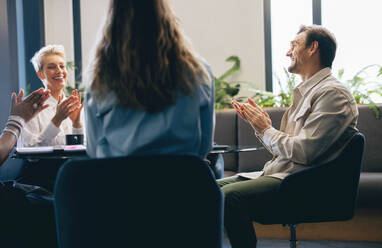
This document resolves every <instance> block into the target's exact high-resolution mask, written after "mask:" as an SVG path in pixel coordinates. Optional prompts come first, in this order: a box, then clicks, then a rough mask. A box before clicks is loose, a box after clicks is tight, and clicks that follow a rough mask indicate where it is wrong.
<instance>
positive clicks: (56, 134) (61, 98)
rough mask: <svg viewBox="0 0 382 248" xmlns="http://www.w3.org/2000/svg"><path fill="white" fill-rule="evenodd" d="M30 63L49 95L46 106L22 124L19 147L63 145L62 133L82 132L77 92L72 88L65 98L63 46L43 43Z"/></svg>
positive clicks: (65, 75)
mask: <svg viewBox="0 0 382 248" xmlns="http://www.w3.org/2000/svg"><path fill="white" fill-rule="evenodd" d="M31 62H32V64H33V66H34V68H35V70H36V73H37V76H38V77H39V78H40V79H41V81H42V82H43V84H44V86H45V88H47V89H49V90H50V93H51V97H49V98H48V100H47V101H46V103H47V104H49V107H48V108H46V109H44V110H43V111H41V113H40V114H39V115H38V116H37V117H36V118H34V119H33V120H31V121H30V122H29V123H27V124H26V125H25V127H24V129H23V131H22V133H21V137H20V140H19V146H25V147H30V146H54V145H65V135H66V134H82V133H83V122H82V118H81V110H82V108H83V103H82V104H81V93H78V92H77V91H76V90H75V91H73V93H72V95H71V96H70V97H68V98H65V95H64V88H65V86H66V84H67V75H68V73H67V70H66V57H65V50H64V47H63V46H61V45H47V46H45V47H43V48H41V49H40V50H39V51H38V52H36V54H35V55H34V56H33V58H32V59H31Z"/></svg>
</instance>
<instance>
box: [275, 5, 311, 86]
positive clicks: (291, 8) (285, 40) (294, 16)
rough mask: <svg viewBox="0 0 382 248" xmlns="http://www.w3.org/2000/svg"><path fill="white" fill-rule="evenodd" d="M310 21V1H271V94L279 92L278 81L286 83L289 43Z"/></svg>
mask: <svg viewBox="0 0 382 248" xmlns="http://www.w3.org/2000/svg"><path fill="white" fill-rule="evenodd" d="M312 20H313V17H312V1H307V0H288V1H285V0H272V1H271V25H272V71H273V73H272V74H273V77H272V79H273V80H272V81H273V87H272V88H273V92H275V93H279V92H280V86H279V83H278V81H279V80H280V82H281V83H285V82H286V75H285V72H284V68H285V69H287V68H288V66H289V64H290V59H289V57H287V56H286V53H287V51H288V50H289V47H290V41H291V40H293V39H294V37H295V36H296V33H297V31H298V29H299V27H300V25H302V24H304V25H311V24H312Z"/></svg>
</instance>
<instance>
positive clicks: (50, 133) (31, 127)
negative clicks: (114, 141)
mask: <svg viewBox="0 0 382 248" xmlns="http://www.w3.org/2000/svg"><path fill="white" fill-rule="evenodd" d="M63 100H64V99H63ZM57 103H58V102H57V100H56V99H55V98H54V97H52V96H51V97H49V98H48V99H47V100H46V102H45V104H49V107H48V108H46V109H44V110H43V111H41V112H40V113H39V114H38V115H37V116H36V117H35V118H33V119H32V120H30V121H29V122H28V123H26V124H25V126H24V128H23V130H22V132H21V135H20V138H19V140H18V142H17V146H18V147H33V146H56V145H65V143H66V140H65V135H66V134H83V133H84V132H83V128H73V123H72V121H71V120H70V118H69V117H68V118H66V119H65V120H64V121H62V123H61V125H60V127H56V126H55V125H54V124H53V123H52V121H51V120H52V118H53V117H54V115H55V114H56V109H57ZM83 115H84V113H83V111H82V113H81V120H83V119H84V116H83ZM82 123H84V122H83V121H82Z"/></svg>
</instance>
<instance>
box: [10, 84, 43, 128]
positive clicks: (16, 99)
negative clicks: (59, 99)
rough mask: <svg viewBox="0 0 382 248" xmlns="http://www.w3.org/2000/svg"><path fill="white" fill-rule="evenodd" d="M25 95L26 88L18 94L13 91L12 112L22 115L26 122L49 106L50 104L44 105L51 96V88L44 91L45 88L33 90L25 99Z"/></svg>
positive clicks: (12, 113)
mask: <svg viewBox="0 0 382 248" xmlns="http://www.w3.org/2000/svg"><path fill="white" fill-rule="evenodd" d="M23 96H24V90H20V92H19V94H18V95H17V94H16V93H12V102H11V111H10V114H11V115H17V116H20V117H21V118H23V119H24V120H25V122H28V121H30V120H31V119H32V118H34V117H35V116H36V115H37V114H38V113H40V112H41V111H42V110H44V109H46V108H47V107H48V106H49V105H48V104H46V105H44V103H45V101H46V99H48V98H49V96H50V90H46V91H44V89H43V88H40V89H38V90H36V91H34V92H32V93H31V94H30V95H29V96H28V97H27V98H26V99H24V101H23Z"/></svg>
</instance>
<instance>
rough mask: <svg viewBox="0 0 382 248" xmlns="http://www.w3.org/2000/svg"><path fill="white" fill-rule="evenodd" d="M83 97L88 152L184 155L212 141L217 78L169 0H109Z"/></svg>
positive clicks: (201, 150) (202, 149)
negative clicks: (188, 39) (194, 47)
mask: <svg viewBox="0 0 382 248" xmlns="http://www.w3.org/2000/svg"><path fill="white" fill-rule="evenodd" d="M93 61H94V63H93V65H92V66H91V68H90V69H91V70H90V77H89V85H90V86H89V88H88V89H87V93H86V96H85V99H86V100H85V105H86V106H85V108H86V111H85V112H86V117H87V118H86V121H87V122H86V128H87V130H86V131H87V141H88V142H87V152H88V154H89V156H91V157H111V156H127V155H147V154H188V155H195V156H198V157H200V158H205V156H206V155H207V153H208V152H209V150H210V148H211V145H212V136H213V128H214V122H213V120H214V82H213V76H212V73H211V71H210V68H209V66H207V65H206V64H205V63H204V62H202V60H201V59H199V58H198V57H197V56H196V54H195V53H194V52H193V51H192V50H191V49H190V47H189V46H188V45H187V44H186V42H185V39H184V36H183V34H182V31H181V29H180V27H179V25H178V21H177V19H176V17H175V15H174V13H173V12H172V10H171V8H170V6H169V1H167V0H151V1H138V0H112V1H110V7H109V12H108V16H107V20H106V23H105V26H104V31H103V36H102V37H101V40H100V42H99V43H98V44H97V47H96V51H95V59H94V60H93Z"/></svg>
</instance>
